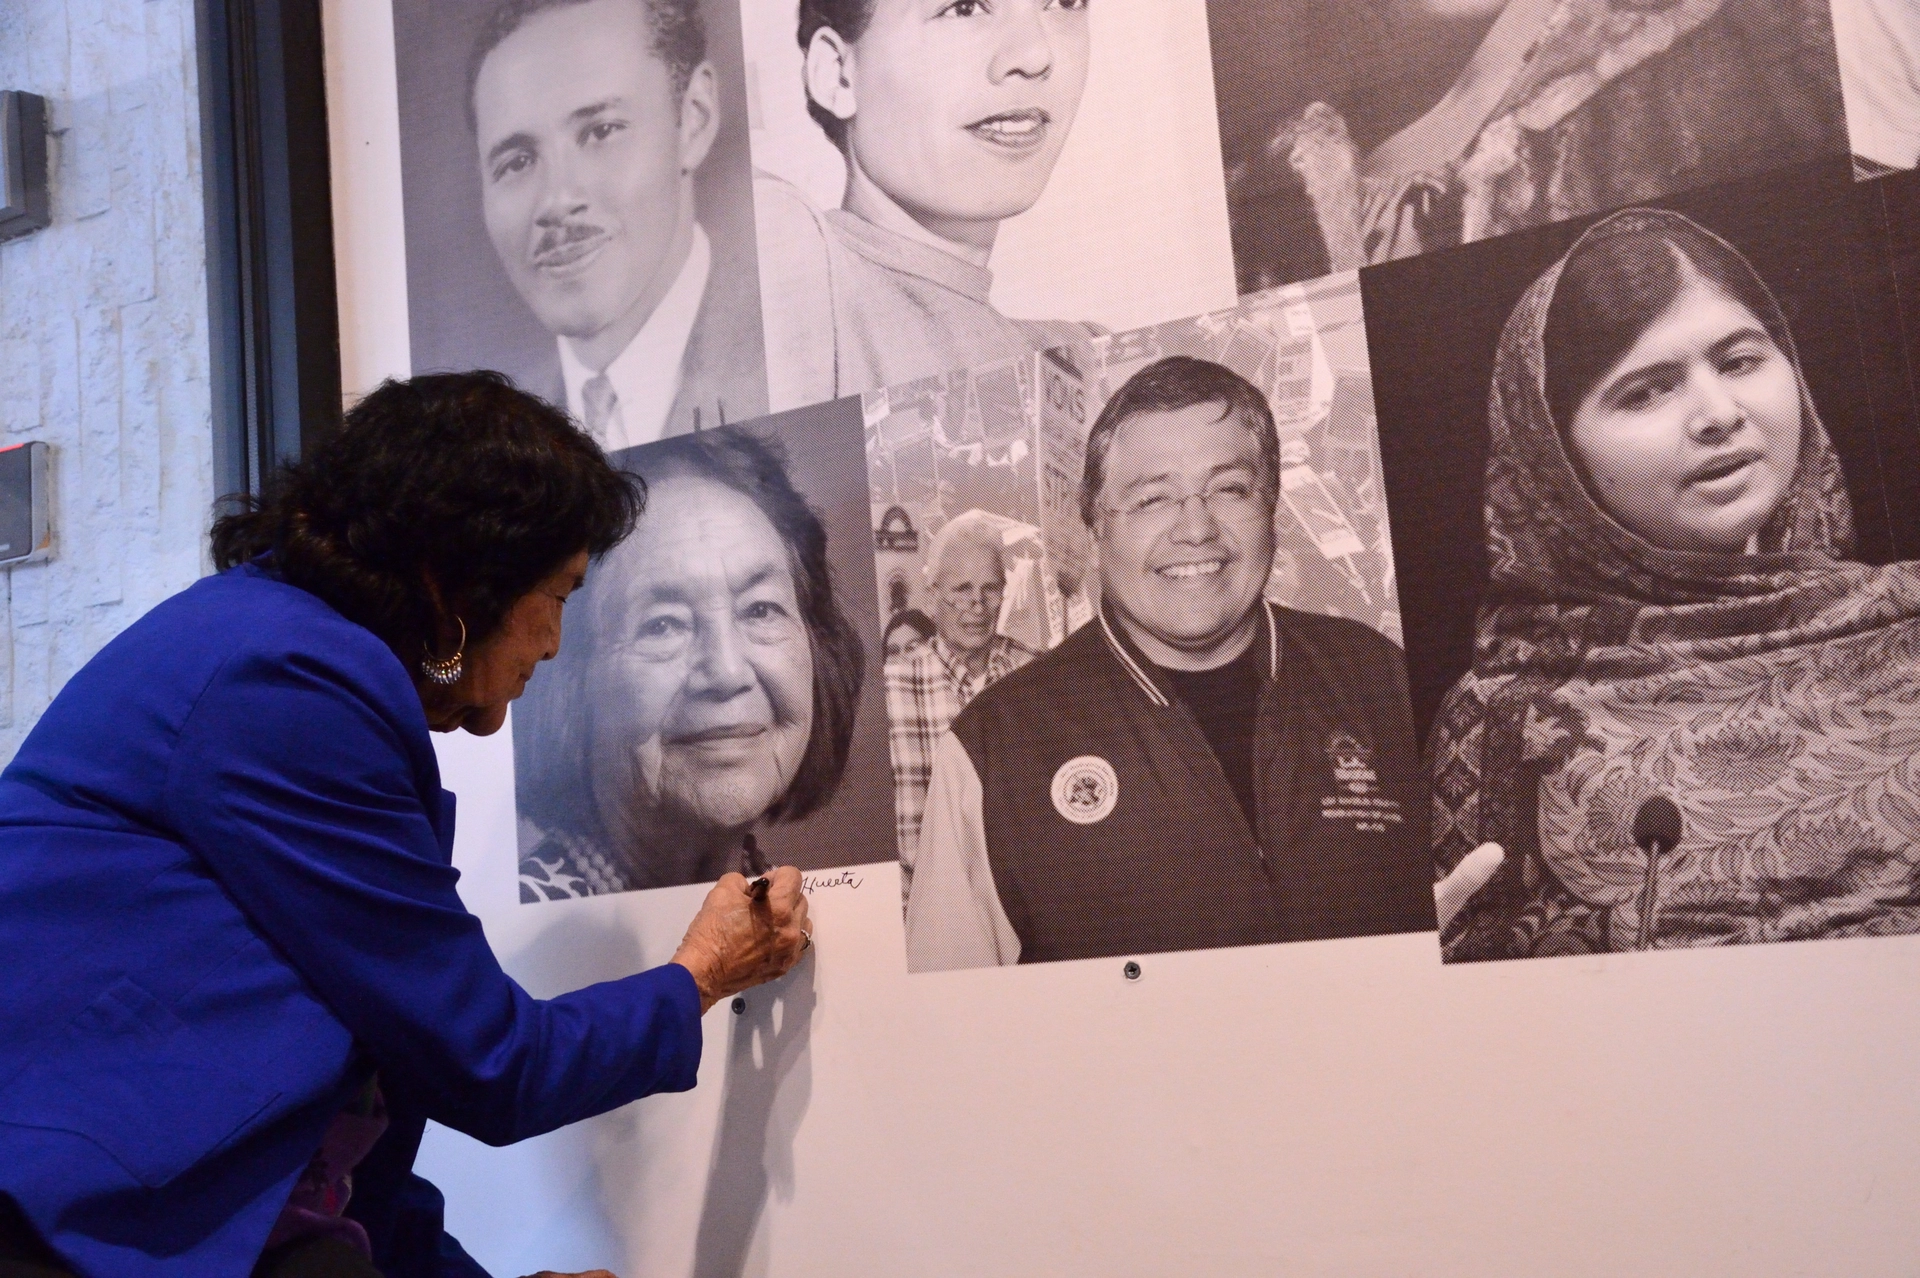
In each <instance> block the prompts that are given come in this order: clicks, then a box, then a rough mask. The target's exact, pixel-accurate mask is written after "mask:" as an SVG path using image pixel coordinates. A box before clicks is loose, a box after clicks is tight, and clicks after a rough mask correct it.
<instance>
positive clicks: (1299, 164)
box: [1207, 0, 1909, 293]
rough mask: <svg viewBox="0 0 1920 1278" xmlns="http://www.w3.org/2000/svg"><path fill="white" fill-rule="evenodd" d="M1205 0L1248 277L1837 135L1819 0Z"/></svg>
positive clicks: (1527, 213)
mask: <svg viewBox="0 0 1920 1278" xmlns="http://www.w3.org/2000/svg"><path fill="white" fill-rule="evenodd" d="M1843 2H1844V0H1843ZM1885 3H1886V4H1887V6H1888V7H1889V8H1890V9H1898V8H1902V7H1904V6H1906V5H1908V3H1909V0H1885ZM1207 11H1208V14H1209V16H1210V19H1211V22H1212V32H1213V58H1214V85H1215V91H1216V93H1217V95H1218V98H1219V104H1220V134H1221V145H1222V151H1223V156H1224V159H1225V162H1226V165H1227V191H1228V203H1229V207H1230V209H1231V212H1232V220H1233V245H1234V259H1235V263H1236V265H1237V268H1238V273H1239V285H1240V289H1241V291H1242V292H1243V293H1250V292H1254V291H1256V290H1259V289H1263V288H1269V287H1272V286H1273V285H1276V284H1282V283H1286V282H1288V281H1292V280H1300V279H1308V278H1311V277H1313V276H1317V275H1321V274H1324V273H1326V272H1327V271H1330V270H1347V269H1351V268H1354V267H1358V266H1362V265H1366V264H1369V263H1378V262H1385V261H1391V260H1394V259H1398V258H1403V257H1408V256H1411V255H1413V254H1416V253H1421V252H1425V251H1428V250H1431V249H1435V248H1444V247H1447V246H1449V245H1454V244H1461V243H1469V242H1472V241H1476V240H1482V239H1486V238H1488V237H1491V236H1497V235H1503V234H1506V233H1508V232H1511V231H1516V230H1520V229H1523V228H1526V227H1532V226H1539V225H1542V224H1545V223H1549V222H1557V221H1563V220H1566V219H1569V218H1575V217H1581V216H1584V215H1587V214H1592V213H1596V212H1602V211H1605V210H1607V209H1612V208H1619V207H1622V206H1624V205H1628V204H1632V203H1635V202H1638V201H1643V200H1649V199H1656V198H1658V197H1660V196H1663V195H1668V194H1671V193H1674V192H1677V191H1683V190H1687V189H1690V188H1694V187H1700V186H1705V185H1709V184H1712V183H1717V182H1723V181H1728V180H1731V179H1734V178H1736V177H1739V176H1740V175H1742V174H1746V173H1757V172H1760V171H1762V170H1766V169H1771V168H1776V167H1779V166H1782V165H1787V164H1793V163H1796V162H1800V161H1805V160H1811V159H1815V158H1819V157H1822V156H1832V155H1844V154H1845V153H1846V152H1847V149H1848V139H1847V125H1846V119H1845V116H1844V113H1843V110H1842V104H1841V93H1840V84H1839V69H1838V66H1837V64H1836V59H1835V52H1834V35H1833V23H1832V19H1831V17H1830V15H1829V12H1828V0H1207Z"/></svg>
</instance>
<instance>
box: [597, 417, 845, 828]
mask: <svg viewBox="0 0 1920 1278" xmlns="http://www.w3.org/2000/svg"><path fill="white" fill-rule="evenodd" d="M635 465H636V466H637V468H638V469H639V471H640V472H641V474H643V475H645V476H646V477H647V478H648V479H649V480H651V481H652V482H654V483H658V482H660V481H661V480H664V479H668V478H671V477H673V476H678V475H691V476H694V477H696V478H700V479H706V480H711V481H712V482H714V483H716V484H720V485H722V486H724V487H727V488H731V489H732V490H733V491H735V492H737V493H739V494H740V495H741V496H743V497H745V498H747V499H748V500H749V501H751V502H753V504H754V505H756V506H758V507H759V508H760V513H761V514H763V515H765V516H766V517H767V522H768V523H771V524H772V525H773V528H774V531H775V532H777V533H779V534H780V541H781V543H782V544H784V545H785V546H786V548H787V565H788V568H789V569H790V570H791V572H792V573H793V588H794V594H795V596H796V598H797V600H798V602H799V605H800V618H801V620H802V621H803V622H804V623H805V625H806V627H807V637H808V640H809V642H810V643H811V644H812V649H813V732H812V735H810V736H809V737H808V738H807V750H806V753H805V754H804V755H802V756H801V758H800V766H799V767H798V768H796V769H795V770H794V775H793V783H792V784H791V785H789V786H788V787H787V792H786V793H785V794H783V795H781V796H780V798H779V800H778V801H777V802H776V803H775V804H774V805H773V806H772V807H771V808H769V809H767V817H768V819H769V820H773V821H798V820H799V819H800V818H801V817H804V816H807V815H809V814H811V813H813V812H817V811H819V810H820V809H821V808H822V807H824V806H826V803H827V801H828V800H829V799H831V798H832V797H833V795H834V792H835V791H836V790H838V789H839V788H840V778H841V776H842V775H843V774H844V773H845V772H846V768H847V752H848V751H849V750H850V749H851V748H852V746H853V718H854V712H855V711H856V710H857V709H858V708H859V705H860V686H861V682H862V680H864V679H865V677H866V662H867V655H866V649H865V647H864V645H862V644H861V642H860V632H859V631H858V630H856V629H855V628H854V625H853V623H852V622H851V621H849V620H848V619H847V614H846V613H845V612H843V611H842V610H841V608H840V600H839V597H838V596H837V595H836V594H835V593H834V588H833V566H832V564H830V563H829V562H828V560H827V528H826V524H825V523H824V522H822V520H821V518H820V514H819V512H818V511H816V510H814V508H813V507H812V506H811V505H809V504H808V502H807V499H806V498H805V497H804V496H803V495H801V493H800V490H799V489H797V488H795V487H794V485H793V477H792V476H791V474H789V472H788V466H789V463H788V460H787V450H786V446H785V445H783V444H782V443H781V442H780V441H779V440H778V439H775V438H772V437H771V436H764V435H759V434H756V433H754V432H753V431H751V430H748V429H746V428H745V427H740V426H728V427H722V428H720V429H718V430H707V431H701V432H699V433H697V434H693V435H678V436H675V437H674V438H672V439H669V440H666V441H663V442H662V443H659V444H655V445H653V446H652V447H650V448H648V449H646V450H645V452H644V455H643V456H642V457H641V458H639V459H637V461H636V463H635Z"/></svg>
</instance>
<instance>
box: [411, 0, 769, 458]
mask: <svg viewBox="0 0 1920 1278" xmlns="http://www.w3.org/2000/svg"><path fill="white" fill-rule="evenodd" d="M393 19H394V42H395V53H396V62H397V71H398V82H399V105H400V143H401V186H402V196H403V200H404V206H405V208H404V217H405V225H406V240H407V304H408V328H409V333H410V337H411V341H412V363H413V368H414V370H415V371H417V372H425V371H429V370H432V369H446V368H474V367H485V368H497V369H499V370H501V371H502V372H505V373H507V374H508V375H509V376H511V377H512V378H513V379H514V380H515V381H516V382H517V383H519V385H520V386H521V387H522V388H524V389H526V390H528V391H531V392H533V393H534V394H537V395H540V396H542V397H544V398H546V399H549V400H552V401H553V402H554V403H556V404H563V405H565V406H566V408H567V410H568V411H569V412H571V413H572V414H573V416H574V417H575V418H576V419H577V420H578V421H580V422H581V423H582V424H583V425H585V426H586V427H587V428H588V429H589V430H590V431H592V433H593V434H594V436H595V437H596V438H597V439H599V440H600V442H601V443H602V444H603V445H604V446H605V447H607V448H609V449H614V450H617V449H621V448H629V447H632V446H634V445H637V444H643V443H647V442H649V441H652V440H656V439H661V438H665V437H667V436H671V435H679V434H685V433H688V432H690V431H695V430H701V429H704V428H707V427H710V426H718V425H723V424H725V423H728V422H737V421H744V420H747V419H748V418H752V417H758V416H760V415H762V414H763V413H765V412H766V411H767V389H766V376H765V360H764V352H763V348H762V344H761V343H762V336H761V324H760V295H759V272H758V267H757V263H756V259H755V252H754V227H753V203H752V180H751V172H750V165H751V160H750V158H749V155H748V148H747V93H746V85H745V80H744V76H743V71H742V65H741V57H740V11H739V6H738V5H737V4H736V3H735V2H734V0H578V2H573V3H539V2H538V0H395V3H394V15H393Z"/></svg>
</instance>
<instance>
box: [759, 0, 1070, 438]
mask: <svg viewBox="0 0 1920 1278" xmlns="http://www.w3.org/2000/svg"><path fill="white" fill-rule="evenodd" d="M1088 3H1089V0H801V3H800V6H799V15H798V30H797V35H798V40H799V45H800V48H801V51H802V55H803V59H804V62H803V71H802V76H803V82H804V83H803V86H802V87H803V88H804V92H805V97H806V107H807V111H808V113H809V114H810V115H811V116H812V117H813V120H814V122H815V123H816V124H817V125H818V126H819V127H820V129H821V130H822V131H823V132H824V133H825V134H826V136H827V138H828V139H829V140H830V141H831V142H832V143H833V145H834V146H835V147H836V148H838V149H839V151H840V154H841V156H842V158H843V160H844V162H845V166H846V185H845V188H844V192H843V195H842V198H841V200H840V207H839V208H836V209H830V210H826V211H822V210H820V209H818V208H815V207H814V206H813V205H812V204H811V203H810V202H809V201H808V199H807V197H806V196H805V195H804V194H802V193H801V191H800V190H799V189H798V188H797V187H795V186H793V185H792V184H791V183H788V182H786V181H783V180H781V179H779V178H776V177H772V176H770V175H763V176H761V177H759V178H758V179H756V181H755V183H754V204H755V216H756V217H757V219H758V222H759V235H760V244H761V282H762V288H763V292H764V296H765V302H766V307H765V316H766V329H767V383H768V390H769V395H770V398H771V401H772V403H773V406H774V408H776V409H780V408H786V407H792V406H797V405H801V404H809V403H817V402H820V401H823V400H829V399H834V398H836V397H838V396H841V395H849V394H857V393H859V392H861V391H865V390H869V389H873V388H875V387H880V386H889V385H893V384H896V383H899V382H903V381H910V380H912V379H914V378H917V377H924V376H927V375H929V374H933V373H940V372H945V371H947V370H949V369H958V368H971V367H974V366H975V365H979V364H984V363H988V362H991V361H993V360H996V359H1003V358H1006V357H1008V356H1012V355H1021V354H1025V353H1026V352H1028V351H1031V350H1036V349H1039V348H1040V347H1044V346H1054V345H1059V344H1061V343H1063V342H1068V341H1072V340H1074V339H1076V338H1079V337H1083V336H1085V335H1086V331H1087V330H1086V329H1085V328H1084V326H1081V325H1078V324H1072V323H1057V322H1035V321H1026V320H1016V319H1011V318H1008V317H1007V316H1005V315H1002V314H1001V313H1000V312H999V310H998V309H996V308H995V307H994V305H993V303H992V302H991V301H990V300H989V297H988V293H989V290H990V289H991V287H992V284H993V275H992V273H991V272H990V271H989V270H988V260H989V259H990V257H991V256H992V253H993V247H994V241H995V239H996V237H997V236H998V233H999V230H1000V225H1001V223H1002V222H1004V221H1006V220H1007V219H1008V218H1010V217H1013V216H1015V215H1017V214H1020V213H1024V212H1026V211H1027V210H1028V209H1030V208H1032V207H1033V205H1034V203H1035V202H1036V201H1037V200H1039V198H1040V195H1041V193H1042V192H1043V191H1044V190H1045V189H1046V186H1047V181H1048V179H1049V178H1050V177H1051V176H1052V174H1053V169H1054V164H1055V163H1056V162H1057V161H1058V160H1059V158H1060V151H1061V148H1062V147H1064V146H1065V145H1066V141H1067V136H1068V134H1069V133H1071V132H1072V129H1073V122H1074V117H1075V116H1076V115H1077V114H1078V112H1079V109H1080V96H1081V92H1082V90H1083V89H1084V88H1085V87H1086V79H1087V64H1088V57H1089V54H1090V44H1091V42H1090V39H1089V31H1088V26H1087V6H1088Z"/></svg>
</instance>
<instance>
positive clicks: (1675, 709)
mask: <svg viewBox="0 0 1920 1278" xmlns="http://www.w3.org/2000/svg"><path fill="white" fill-rule="evenodd" d="M1668 230H1685V231H1686V232H1688V233H1689V234H1697V235H1703V236H1704V235H1706V234H1708V233H1707V232H1705V231H1703V230H1701V229H1700V228H1698V227H1696V226H1694V225H1693V224H1692V223H1690V222H1687V221H1686V219H1684V218H1682V217H1680V216H1679V215H1678V214H1674V213H1667V212H1660V211H1656V210H1647V209H1631V210H1628V211H1626V212H1624V213H1619V214H1616V215H1614V216H1612V217H1610V218H1607V219H1606V220H1604V221H1602V222H1600V223H1599V224H1597V225H1596V226H1594V227H1593V228H1592V229H1591V230H1589V231H1588V232H1587V233H1586V234H1585V235H1583V236H1582V237H1581V238H1580V239H1579V240H1578V241H1577V242H1576V243H1575V244H1574V246H1573V248H1572V249H1571V250H1570V251H1569V253H1568V254H1567V256H1566V257H1564V258H1562V259H1561V261H1560V262H1559V263H1558V264H1556V265H1555V266H1554V267H1553V268H1552V269H1551V270H1549V271H1548V272H1547V273H1546V274H1545V275H1543V276H1541V278H1540V279H1539V280H1537V281H1535V282H1534V284H1533V286H1532V287H1531V288H1529V289H1528V290H1527V292H1526V294H1525V295H1524V296H1523V297H1522V298H1521V300H1520V303H1519V304H1518V305H1517V306H1516V307H1515V308H1514V311H1513V314H1512V316H1511V317H1510V318H1509V320H1508V322H1507V325H1506V329H1505V331H1504V332H1503V334H1502V336H1501V342H1500V349H1499V354H1498V358H1497V361H1496V364H1495V370H1494V380H1493V388H1492V393H1491V396H1490V399H1489V404H1488V426H1489V433H1490V448H1489V453H1488V462H1487V487H1486V532H1487V549H1488V557H1489V565H1490V569H1491V585H1490V588H1489V591H1488V596H1487V600H1486V602H1485V605H1484V606H1483V607H1482V609H1481V612H1480V620H1479V627H1478V631H1477V635H1476V641H1475V653H1474V665H1473V669H1472V670H1471V671H1470V672H1469V673H1468V674H1467V675H1466V676H1464V677H1463V678H1462V679H1461V680H1460V682H1459V683H1458V684H1456V685H1455V686H1454V688H1453V689H1452V691H1451V692H1450V693H1449V694H1448V696H1447V699H1446V703H1445V704H1444V705H1443V707H1442V709H1441V713H1440V716H1439V719H1438V720H1437V721H1436V724H1435V728H1434V733H1433V740H1432V743H1431V745H1430V747H1429V768H1430V772H1431V777H1432V783H1433V800H1434V823H1433V837H1434V841H1435V842H1434V856H1435V862H1436V870H1437V872H1438V873H1440V874H1445V873H1446V872H1447V871H1448V870H1449V869H1451V868H1452V867H1453V866H1454V865H1455V864H1457V863H1458V862H1459V860H1460V859H1461V858H1462V857H1463V856H1465V855H1466V853H1467V852H1469V851H1471V850H1472V849H1473V848H1474V847H1475V846H1476V845H1478V844H1479V843H1480V842H1481V841H1483V840H1495V841H1498V842H1500V843H1502V844H1503V845H1504V846H1505V847H1506V849H1507V860H1506V862H1505V864H1504V865H1503V866H1502V868H1501V870H1500V872H1499V873H1498V874H1497V875H1496V876H1495V877H1494V879H1493V880H1492V881H1491V882H1489V883H1488V885H1487V886H1486V887H1485V888H1483V889H1482V890H1481V891H1480V892H1479V893H1478V894H1477V895H1476V896H1475V897H1474V898H1473V899H1472V901H1471V902H1470V903H1469V905H1468V907H1467V908H1466V909H1465V910H1463V911H1462V912H1461V914H1460V916H1458V917H1457V918H1456V919H1455V921H1454V923H1453V925H1452V926H1451V927H1450V928H1449V931H1448V935H1447V937H1446V950H1447V956H1448V957H1449V958H1450V959H1461V958H1499V957H1519V956H1530V955H1539V954H1549V953H1567V952H1591V951H1600V950H1608V949H1615V948H1621V947H1622V946H1623V944H1624V945H1632V944H1634V943H1635V938H1636V936H1637V933H1638V931H1639V923H1640V920H1639V915H1640V899H1641V898H1640V892H1641V891H1642V890H1643V889H1644V886H1645V880H1646V870H1647V858H1646V855H1645V853H1643V852H1642V851H1641V850H1640V849H1639V847H1637V846H1636V845H1635V843H1634V840H1633V838H1632V826H1633V822H1634V817H1635V815H1636V812H1637V811H1638V809H1639V807H1640V806H1641V805H1642V804H1643V803H1644V802H1646V800H1648V799H1649V798H1651V797H1653V796H1655V795H1665V796H1667V797H1668V798H1670V799H1671V800H1672V801H1673V802H1675V803H1676V804H1677V805H1678V806H1679V807H1680V809H1681V811H1682V814H1683V817H1684V819H1685V825H1684V829H1685V831H1686V833H1685V835H1684V837H1683V838H1682V841H1681V843H1680V845H1679V846H1678V847H1677V848H1676V849H1674V851H1673V853H1672V855H1671V857H1670V859H1669V860H1668V861H1665V862H1663V864H1662V866H1661V867H1660V870H1659V890H1658V898H1657V902H1656V908H1655V911H1654V919H1655V920H1656V923H1655V924H1654V925H1653V926H1652V927H1651V929H1650V931H1651V940H1652V943H1654V944H1658V945H1692V944H1707V943H1727V942H1735V941H1758V940H1780V939H1788V938H1789V937H1799V936H1816V935H1839V934H1844V933H1850V932H1878V931H1912V930H1920V871H1916V862H1920V771H1916V762H1915V761H1916V751H1920V569H1917V567H1916V565H1913V564H1894V565H1890V566H1887V567H1884V568H1873V567H1868V566H1866V565H1862V564H1857V563H1849V562H1846V561H1845V556H1846V555H1847V553H1848V552H1849V550H1850V548H1851V543H1852V525H1851V513H1850V508H1849V505H1848V501H1847V497H1846V491H1845V488H1844V485H1843V482H1842V475H1841V471H1840V465H1839V461H1838V459H1837V458H1836V457H1835V455H1834V452H1833V449H1832V446H1831V444H1830V442H1829V441H1828V438H1827V433H1826V430H1825V428H1824V427H1823V426H1822V425H1821V423H1820V418H1819V415H1818V413H1817V412H1816V411H1815V409H1814V405H1813V402H1812V400H1811V398H1810V397H1809V396H1808V394H1807V390H1806V382H1805V379H1804V377H1800V378H1799V381H1800V400H1801V414H1802V427H1801V445H1800V459H1799V467H1798V470H1797V472H1796V474H1795V477H1794V479H1793V482H1792V484H1791V485H1790V487H1789V489H1788V492H1787V494H1786V496H1785V498H1784V499H1783V500H1782V502H1781V504H1780V506H1779V508H1778V509H1777V510H1776V511H1775V512H1774V514H1773V515H1772V517H1771V518H1770V519H1769V520H1768V522H1767V523H1766V525H1765V526H1764V527H1763V528H1762V529H1761V531H1760V534H1759V547H1758V553H1755V554H1730V553H1720V552H1701V551H1678V550H1668V549H1665V548H1663V547H1659V546H1655V545H1654V544H1652V543H1651V542H1649V541H1648V540H1646V539H1645V538H1643V537H1641V536H1639V535H1638V534H1636V533H1634V532H1632V531H1630V530H1628V529H1627V528H1625V527H1623V526H1622V525H1621V524H1620V523H1619V522H1617V521H1616V520H1615V519H1614V518H1613V517H1612V516H1611V515H1609V514H1608V513H1607V512H1606V511H1605V510H1604V509H1603V508H1602V507H1601V506H1600V505H1599V503H1598V502H1596V501H1595V500H1594V498H1593V496H1592V495H1591V494H1590V493H1589V492H1588V490H1587V487H1586V484H1585V483H1584V482H1583V481H1582V479H1581V476H1580V473H1579V471H1578V469H1577V467H1576V466H1575V465H1574V463H1573V461H1572V460H1571V459H1570V458H1569V457H1568V455H1567V446H1566V444H1565V442H1564V437H1563V434H1562V431H1561V430H1560V429H1559V428H1558V427H1556V424H1555V422H1554V420H1553V415H1552V412H1551V410H1550V409H1549V407H1548V398H1547V389H1546V354H1547V352H1546V329H1547V316H1548V312H1549V310H1550V308H1551V306H1552V303H1553V296H1554V290H1555V288H1556V287H1557V285H1558V283H1559V281H1560V278H1561V276H1562V275H1563V273H1564V272H1565V270H1566V268H1567V263H1568V262H1569V261H1571V260H1572V259H1573V258H1574V257H1575V256H1576V255H1577V254H1579V253H1580V252H1582V251H1583V249H1585V248H1587V247H1589V246H1591V245H1595V244H1598V243H1602V242H1604V241H1605V240H1607V239H1609V238H1611V237H1614V236H1622V235H1644V236H1647V237H1648V238H1649V239H1650V240H1657V239H1658V238H1659V236H1660V233H1661V232H1662V231H1668ZM1683 242H1684V241H1683ZM1728 252H1729V253H1730V254H1731V253H1732V250H1731V249H1729V250H1728ZM1734 256H1736V257H1737V254H1735V255H1734ZM1742 260H1743V259H1742ZM1754 284H1755V294H1756V295H1757V296H1759V297H1761V298H1763V299H1764V303H1765V306H1764V309H1765V312H1766V313H1764V314H1761V315H1759V316H1758V318H1759V319H1760V320H1761V322H1762V323H1763V324H1764V325H1765V326H1766V328H1767V329H1768V331H1769V332H1770V333H1771V334H1772V335H1773V338H1774V341H1775V342H1776V344H1778V345H1779V346H1780V348H1781V350H1782V351H1783V352H1784V353H1785V354H1786V356H1787V357H1788V359H1789V360H1791V361H1792V362H1793V365H1794V368H1795V371H1796V376H1798V371H1799V367H1800V366H1799V360H1798V356H1797V355H1796V354H1795V352H1794V348H1793V342H1792V337H1791V335H1790V333H1789V332H1788V330H1787V325H1786V320H1785V317H1784V316H1783V315H1782V313H1781V311H1780V308H1779V306H1778V304H1777V302H1775V301H1774V299H1773V297H1772V295H1771V294H1770V293H1767V292H1766V291H1765V289H1764V285H1761V284H1760V283H1759V281H1758V279H1757V277H1756V278H1755V280H1754ZM1623 938H1624V942H1623Z"/></svg>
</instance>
